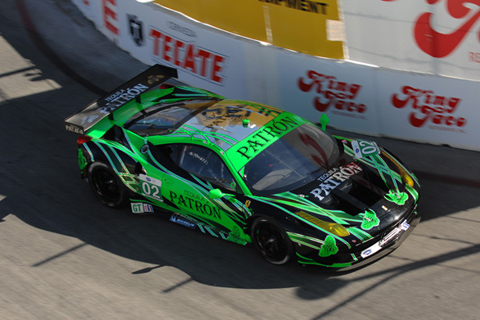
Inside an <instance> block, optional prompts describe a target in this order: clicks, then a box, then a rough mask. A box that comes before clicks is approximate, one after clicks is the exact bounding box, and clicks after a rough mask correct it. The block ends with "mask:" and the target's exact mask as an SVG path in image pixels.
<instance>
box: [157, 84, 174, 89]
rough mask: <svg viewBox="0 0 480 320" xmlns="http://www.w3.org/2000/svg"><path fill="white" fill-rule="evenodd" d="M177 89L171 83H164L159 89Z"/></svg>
mask: <svg viewBox="0 0 480 320" xmlns="http://www.w3.org/2000/svg"><path fill="white" fill-rule="evenodd" d="M173 87H175V86H174V85H173V84H169V83H162V84H161V85H160V87H159V89H170V88H173Z"/></svg>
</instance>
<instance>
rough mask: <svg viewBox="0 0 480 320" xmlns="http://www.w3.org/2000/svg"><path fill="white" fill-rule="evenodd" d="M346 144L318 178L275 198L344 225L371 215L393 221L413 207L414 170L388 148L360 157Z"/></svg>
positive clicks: (299, 211) (298, 211)
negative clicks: (411, 170) (405, 166)
mask: <svg viewBox="0 0 480 320" xmlns="http://www.w3.org/2000/svg"><path fill="white" fill-rule="evenodd" d="M344 144H345V146H344V147H345V150H344V152H343V154H342V155H341V156H340V157H339V159H338V160H337V161H336V162H335V163H334V164H333V165H332V166H330V167H329V168H328V169H326V170H325V171H324V172H322V173H320V174H319V176H318V178H317V179H315V180H313V181H311V182H309V183H307V184H306V185H304V186H302V187H300V188H297V189H295V190H292V191H291V192H286V193H282V194H277V195H275V198H276V199H277V200H280V199H282V200H281V202H282V203H283V204H285V205H288V206H289V207H290V210H297V211H294V212H296V213H301V214H306V212H308V214H310V215H313V216H315V217H316V218H320V219H324V218H327V219H326V220H327V221H332V220H333V221H334V222H337V223H341V224H343V225H359V224H362V223H363V224H365V221H366V220H369V218H368V217H369V216H374V217H375V219H382V220H383V221H384V222H385V223H390V222H392V223H393V222H394V221H397V220H398V219H399V218H400V217H401V216H402V215H404V214H405V212H406V211H408V210H411V209H412V207H413V206H414V205H415V203H416V201H417V197H418V193H417V190H418V182H417V181H416V179H415V176H414V175H413V174H412V173H410V172H409V171H408V170H407V169H405V168H404V167H403V166H402V165H401V164H400V163H399V161H398V160H396V159H395V158H394V157H393V156H392V155H390V154H389V153H387V152H386V151H385V150H381V153H379V154H376V155H374V156H370V157H368V158H361V159H359V158H355V157H354V155H353V151H352V150H351V148H350V143H349V142H345V141H344ZM406 176H407V177H406ZM406 179H410V183H408V182H407V181H408V180H406ZM410 184H412V186H410ZM366 217H367V218H366Z"/></svg>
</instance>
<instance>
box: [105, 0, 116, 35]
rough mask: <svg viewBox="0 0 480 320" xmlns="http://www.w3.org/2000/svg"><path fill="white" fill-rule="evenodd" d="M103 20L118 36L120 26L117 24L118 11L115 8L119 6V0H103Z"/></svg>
mask: <svg viewBox="0 0 480 320" xmlns="http://www.w3.org/2000/svg"><path fill="white" fill-rule="evenodd" d="M102 4H103V22H104V23H105V27H106V28H107V29H108V30H110V32H112V33H113V34H115V35H117V36H118V28H117V27H116V26H115V24H116V22H117V13H116V12H115V11H114V9H113V8H115V7H116V6H117V0H103V3H102Z"/></svg>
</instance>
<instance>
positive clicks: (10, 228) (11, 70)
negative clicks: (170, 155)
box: [0, 0, 480, 319]
mask: <svg viewBox="0 0 480 320" xmlns="http://www.w3.org/2000/svg"><path fill="white" fill-rule="evenodd" d="M145 68H146V66H144V65H142V64H141V63H139V62H136V61H135V60H133V59H132V58H131V57H130V56H129V55H128V54H126V53H125V52H122V51H121V50H119V49H117V48H116V47H115V46H114V45H113V44H111V43H110V42H109V41H108V40H105V39H104V37H103V36H101V35H100V34H99V33H98V32H97V31H96V30H95V29H94V28H93V26H92V24H91V23H90V22H88V21H86V20H85V19H84V18H83V16H82V15H81V14H80V13H79V12H78V11H77V10H76V8H75V7H74V6H73V5H72V4H71V3H70V2H69V1H68V0H62V1H60V0H57V1H54V0H43V1H33V0H2V1H0V137H1V139H0V164H1V165H0V267H1V269H0V270H1V272H0V318H1V319H142V318H143V319H478V297H479V296H480V238H479V236H478V234H479V230H480V183H479V181H480V169H479V163H480V161H479V160H480V153H478V152H471V151H464V150H457V149H451V148H448V147H437V146H428V145H422V144H416V143H409V142H402V141H398V140H390V139H379V138H378V139H377V138H374V140H376V141H378V142H379V143H381V144H382V145H384V146H387V148H388V149H390V150H391V151H392V152H394V153H396V154H401V155H402V158H403V159H404V160H405V162H406V163H408V164H409V165H410V166H411V167H412V169H413V170H414V171H416V172H417V173H418V176H419V178H420V179H421V182H422V187H423V189H422V192H421V202H420V205H419V211H420V212H421V213H422V215H423V221H422V222H421V223H420V225H419V226H418V227H417V228H416V229H415V231H414V232H413V234H412V235H411V236H410V237H409V238H408V239H407V240H406V241H405V242H404V243H403V245H402V246H401V247H400V248H399V249H398V250H396V251H395V252H393V253H392V254H390V255H389V256H387V257H385V258H384V259H382V260H380V261H377V262H375V263H374V264H372V265H370V266H368V267H366V268H363V269H360V270H357V271H355V272H351V273H346V274H332V273H325V272H323V271H321V270H319V269H318V268H311V267H300V266H296V265H292V266H286V267H277V266H273V265H270V264H268V263H266V262H264V261H263V260H262V259H261V258H260V256H259V255H258V254H257V253H256V252H255V251H254V250H253V248H249V247H242V246H239V245H236V244H233V243H229V242H226V241H222V240H218V239H216V238H213V237H210V236H206V235H203V234H201V233H197V232H193V231H191V230H190V229H188V228H185V227H182V226H180V225H176V224H173V223H170V222H167V221H164V220H162V219H159V218H158V217H154V216H147V217H138V216H134V215H131V214H129V212H128V211H118V210H112V209H109V208H105V207H103V206H102V205H100V204H99V203H98V202H97V201H96V200H95V199H94V196H93V195H92V194H91V192H90V190H89V188H88V185H87V184H85V183H84V182H82V181H81V180H80V179H79V172H78V168H77V163H76V161H77V160H76V144H75V139H76V137H75V135H74V134H71V133H68V132H66V131H65V130H64V128H63V119H64V118H65V117H67V116H69V115H70V114H72V113H73V112H75V111H77V110H79V109H81V108H82V107H84V106H85V105H87V104H88V103H89V102H91V101H92V100H94V99H95V98H97V97H98V95H99V94H100V93H101V92H104V91H106V90H110V89H113V88H115V87H116V86H117V85H119V84H121V83H122V82H123V81H124V80H126V79H129V78H131V77H132V76H133V75H135V74H136V73H138V72H139V71H142V70H144V69H145Z"/></svg>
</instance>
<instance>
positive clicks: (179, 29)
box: [167, 21, 197, 38]
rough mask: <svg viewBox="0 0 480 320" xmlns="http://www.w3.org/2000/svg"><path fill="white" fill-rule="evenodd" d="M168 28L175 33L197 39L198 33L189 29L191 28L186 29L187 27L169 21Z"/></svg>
mask: <svg viewBox="0 0 480 320" xmlns="http://www.w3.org/2000/svg"><path fill="white" fill-rule="evenodd" d="M167 27H169V28H170V29H172V30H174V31H177V32H180V33H181V34H184V35H186V36H187V37H191V38H196V37H197V33H196V32H195V31H194V30H192V29H189V28H185V27H183V26H181V25H179V24H178V23H175V22H172V21H169V22H167Z"/></svg>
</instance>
